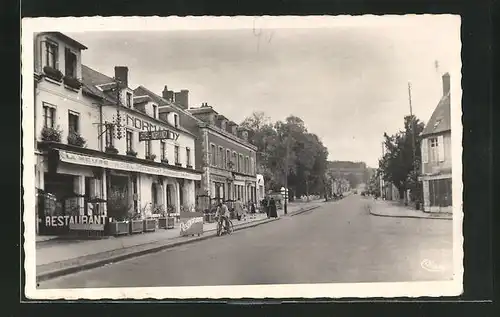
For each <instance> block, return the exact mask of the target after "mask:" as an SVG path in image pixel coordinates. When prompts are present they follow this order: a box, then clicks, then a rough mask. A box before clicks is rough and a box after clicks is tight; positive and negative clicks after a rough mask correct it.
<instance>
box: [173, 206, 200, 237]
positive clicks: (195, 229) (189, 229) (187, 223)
mask: <svg viewBox="0 0 500 317" xmlns="http://www.w3.org/2000/svg"><path fill="white" fill-rule="evenodd" d="M180 220H181V223H180V226H179V227H180V229H181V236H190V235H200V234H202V233H203V213H201V212H181V214H180Z"/></svg>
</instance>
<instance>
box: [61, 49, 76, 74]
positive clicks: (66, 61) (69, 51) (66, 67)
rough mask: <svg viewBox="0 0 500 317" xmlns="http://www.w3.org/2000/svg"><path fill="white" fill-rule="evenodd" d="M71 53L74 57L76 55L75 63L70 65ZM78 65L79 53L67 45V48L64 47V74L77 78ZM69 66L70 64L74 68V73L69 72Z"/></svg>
mask: <svg viewBox="0 0 500 317" xmlns="http://www.w3.org/2000/svg"><path fill="white" fill-rule="evenodd" d="M69 55H73V57H74V61H73V65H69V63H68V56H69ZM77 65H78V56H77V54H76V53H75V52H74V51H73V50H72V49H70V48H69V47H65V49H64V75H66V76H67V77H71V78H76V77H77ZM68 66H70V67H71V68H72V70H73V73H72V74H68Z"/></svg>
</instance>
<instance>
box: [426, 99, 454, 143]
mask: <svg viewBox="0 0 500 317" xmlns="http://www.w3.org/2000/svg"><path fill="white" fill-rule="evenodd" d="M450 130H451V106H450V93H447V94H446V95H445V96H443V97H442V98H441V100H440V101H439V103H438V105H437V107H436V109H434V112H433V113H432V115H431V118H430V119H429V122H427V125H426V126H425V128H424V131H422V134H421V136H427V135H430V134H436V133H441V132H446V131H450Z"/></svg>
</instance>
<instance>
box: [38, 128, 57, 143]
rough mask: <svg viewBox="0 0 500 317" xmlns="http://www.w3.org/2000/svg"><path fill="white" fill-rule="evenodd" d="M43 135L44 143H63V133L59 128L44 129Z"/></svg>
mask: <svg viewBox="0 0 500 317" xmlns="http://www.w3.org/2000/svg"><path fill="white" fill-rule="evenodd" d="M41 134H42V140H43V141H50V142H61V134H62V131H61V130H59V129H58V128H49V127H44V128H43V129H42V133H41Z"/></svg>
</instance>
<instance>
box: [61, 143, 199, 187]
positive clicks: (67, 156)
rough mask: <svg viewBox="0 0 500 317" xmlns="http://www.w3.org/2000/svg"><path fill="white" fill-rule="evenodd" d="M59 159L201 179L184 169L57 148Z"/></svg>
mask: <svg viewBox="0 0 500 317" xmlns="http://www.w3.org/2000/svg"><path fill="white" fill-rule="evenodd" d="M59 159H60V160H61V161H62V162H65V163H71V164H79V165H85V166H97V167H104V168H111V169H116V170H122V171H134V172H139V173H145V174H152V175H161V176H166V177H173V178H184V179H191V180H197V181H199V180H201V175H200V174H196V173H189V172H184V171H176V170H171V169H169V168H166V167H155V166H149V165H143V164H139V163H132V162H125V161H119V160H111V159H106V158H101V157H94V156H88V155H83V154H78V153H72V152H67V151H63V150H59Z"/></svg>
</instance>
